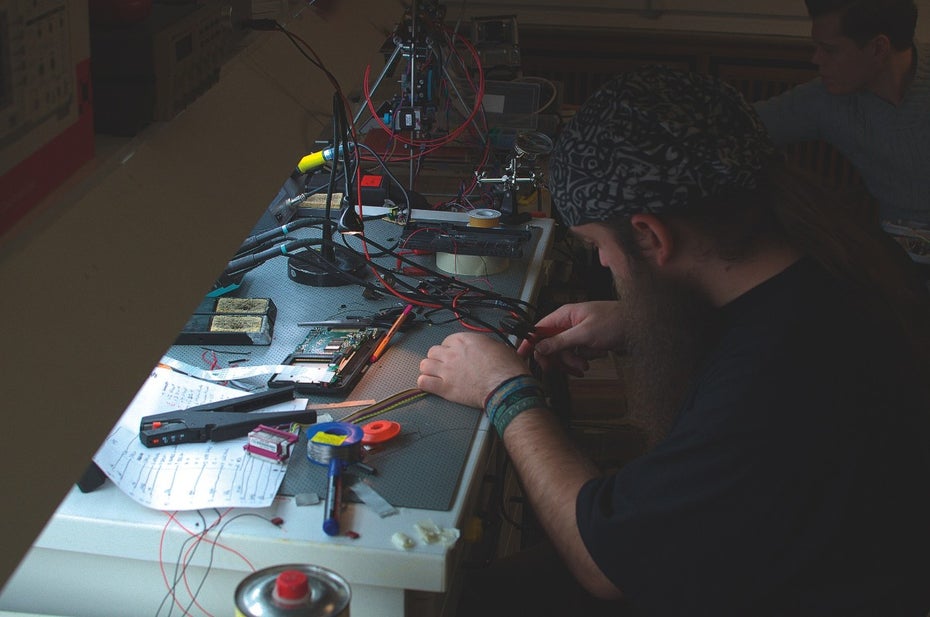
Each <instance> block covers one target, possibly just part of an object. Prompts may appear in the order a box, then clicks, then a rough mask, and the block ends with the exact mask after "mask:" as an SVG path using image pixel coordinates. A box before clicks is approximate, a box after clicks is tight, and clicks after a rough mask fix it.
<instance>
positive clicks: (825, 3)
mask: <svg viewBox="0 0 930 617" xmlns="http://www.w3.org/2000/svg"><path fill="white" fill-rule="evenodd" d="M804 2H805V4H807V12H808V14H809V15H810V16H811V18H812V19H816V18H817V17H821V16H823V15H827V14H830V13H841V18H840V27H841V28H842V30H843V34H844V35H846V36H848V37H849V38H851V39H852V40H853V41H855V42H856V44H857V45H858V46H859V47H862V46H863V45H865V44H866V43H868V42H869V41H871V40H872V39H873V38H875V37H876V36H878V35H879V34H884V35H885V36H887V37H888V40H889V41H891V46H892V47H893V48H894V49H896V50H898V51H903V50H905V49H910V48H911V46H912V45H913V44H914V30H916V28H917V5H916V3H915V2H914V0H804Z"/></svg>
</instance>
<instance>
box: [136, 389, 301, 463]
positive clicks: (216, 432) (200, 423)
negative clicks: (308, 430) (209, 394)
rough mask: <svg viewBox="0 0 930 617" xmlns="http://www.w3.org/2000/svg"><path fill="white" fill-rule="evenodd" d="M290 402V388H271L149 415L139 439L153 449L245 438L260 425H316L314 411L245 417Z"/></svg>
mask: <svg viewBox="0 0 930 617" xmlns="http://www.w3.org/2000/svg"><path fill="white" fill-rule="evenodd" d="M293 399H294V387H293V386H291V387H285V388H271V389H269V390H268V391H266V392H259V393H257V394H247V395H245V396H239V397H236V398H231V399H226V400H223V401H216V402H214V403H206V404H204V405H197V406H196V407H190V408H188V409H179V410H175V411H166V412H164V413H157V414H152V415H148V416H145V417H143V418H142V420H141V421H140V424H139V439H140V440H141V441H142V444H143V445H145V446H146V447H149V448H155V447H160V446H174V445H178V444H182V443H203V442H207V441H225V440H227V439H235V438H237V437H245V436H246V435H248V434H249V431H251V430H252V429H254V428H255V427H256V426H258V425H259V424H265V425H275V424H286V423H290V422H297V423H300V424H313V423H314V422H316V411H314V410H312V409H300V410H288V411H277V412H264V413H256V414H251V413H248V412H250V411H254V410H256V409H262V408H264V407H268V406H269V405H274V404H276V403H283V402H286V401H290V400H293Z"/></svg>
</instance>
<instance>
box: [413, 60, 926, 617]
mask: <svg viewBox="0 0 930 617" xmlns="http://www.w3.org/2000/svg"><path fill="white" fill-rule="evenodd" d="M550 178H551V180H550V190H551V192H552V200H553V205H554V207H555V209H556V211H557V213H558V216H559V218H560V219H561V220H562V222H563V223H564V224H565V225H567V226H568V227H569V228H570V231H571V232H572V233H573V234H574V235H576V236H577V237H579V238H580V239H582V240H583V241H584V242H587V243H589V244H590V245H592V246H593V247H594V248H595V249H596V250H597V253H598V256H599V259H600V262H601V264H602V265H603V266H605V267H607V268H609V269H610V271H611V273H612V275H613V277H614V280H615V284H616V289H617V299H616V301H599V302H589V303H579V304H570V305H565V306H562V307H559V308H558V309H556V310H555V311H553V312H552V313H550V314H549V315H547V316H545V317H543V318H542V319H541V320H540V322H539V323H538V325H540V326H546V327H549V328H554V329H556V330H561V333H560V334H557V335H555V336H552V337H550V338H548V339H544V340H542V341H539V342H537V344H536V346H535V349H533V350H532V351H531V350H530V347H529V346H527V345H525V344H524V345H522V346H521V347H520V349H519V352H515V351H514V350H513V349H512V348H510V347H508V346H507V345H505V344H503V343H501V342H500V341H499V340H496V339H493V338H491V337H490V336H485V335H482V334H478V333H474V332H469V333H464V332H463V333H456V334H452V335H450V336H449V337H447V338H446V339H445V341H443V343H442V344H441V345H437V346H434V347H432V348H431V349H430V350H429V352H428V354H427V357H426V358H424V359H423V360H422V361H421V363H420V376H419V379H418V386H419V387H420V388H422V389H424V390H426V391H428V392H431V393H434V394H437V395H439V396H442V397H444V398H447V399H449V400H453V401H456V402H459V403H462V404H465V405H469V406H472V407H476V408H480V409H483V410H484V411H485V413H486V414H487V415H488V417H489V419H490V424H491V425H493V426H494V428H495V429H496V431H497V433H498V434H499V435H500V437H501V439H502V441H503V445H504V447H505V449H506V452H507V455H508V456H509V458H510V460H511V461H512V463H513V466H514V469H515V470H516V473H517V475H518V477H519V481H520V486H521V488H522V490H523V491H524V493H525V496H526V498H527V500H528V502H529V504H530V505H531V506H532V508H533V511H534V514H535V516H536V518H537V519H538V520H539V522H540V524H541V525H542V527H543V528H544V530H545V531H546V535H547V537H548V540H549V541H550V542H551V546H552V547H553V548H554V553H553V554H554V555H556V556H557V559H556V560H552V561H545V560H543V559H542V558H540V557H539V555H540V553H538V552H536V551H534V552H533V554H532V558H525V557H524V558H521V556H520V555H519V554H518V555H516V556H515V557H513V558H511V559H506V560H502V561H501V562H500V563H497V564H494V565H492V566H491V567H490V568H489V569H488V570H487V571H485V572H480V573H477V575H476V576H475V577H473V579H472V580H471V581H469V582H468V583H467V584H466V586H465V591H464V594H465V595H466V602H465V604H466V608H465V609H464V610H463V613H464V615H465V616H466V617H468V616H471V615H482V616H483V617H488V616H490V615H505V614H510V615H513V614H526V615H534V616H537V617H538V616H540V615H559V616H564V615H569V614H577V615H586V616H591V615H650V616H652V615H657V616H666V615H667V616H681V615H708V616H710V615H713V616H730V615H740V616H742V615H754V616H757V615H817V616H825V615H843V616H845V617H849V616H852V615H862V616H866V615H883V616H891V615H901V616H904V615H907V616H912V617H918V616H921V617H922V616H925V615H926V614H927V611H928V610H930V585H928V584H927V581H930V559H928V558H927V555H928V554H930V553H928V550H930V490H928V488H927V487H928V486H930V447H928V444H930V439H928V437H930V421H928V420H930V393H928V383H930V380H928V379H927V366H928V363H927V355H926V343H927V340H928V339H927V319H928V317H930V310H928V309H927V299H926V290H925V289H924V288H923V287H922V286H920V285H919V284H913V281H912V279H911V278H909V275H910V272H909V271H908V270H907V269H903V268H902V262H901V260H900V255H894V254H892V253H890V252H888V251H887V250H886V249H888V244H887V242H886V241H885V240H884V239H882V238H881V237H880V236H881V232H880V231H878V230H873V229H870V228H864V227H860V226H857V225H856V223H855V222H854V221H852V220H851V219H848V218H846V217H844V216H843V212H845V211H846V210H847V209H845V208H843V207H841V206H838V205H833V204H831V203H830V202H829V201H828V200H827V198H826V195H825V194H824V193H823V191H821V190H820V189H819V187H817V186H816V185H813V184H811V183H810V182H808V181H807V180H806V179H805V178H803V177H801V176H797V175H796V174H794V173H793V172H791V171H789V170H788V169H786V168H785V166H784V162H783V159H782V158H780V157H779V156H777V154H776V151H775V148H774V146H773V145H772V144H771V142H770V140H769V138H768V136H767V133H766V130H765V128H764V126H763V125H762V123H761V122H760V120H759V118H758V116H757V115H756V113H755V111H754V110H753V108H752V106H750V105H749V104H748V103H747V102H746V101H745V100H744V99H743V98H742V97H741V96H740V95H739V93H737V92H736V91H735V90H734V89H733V88H730V87H729V86H726V85H725V84H723V83H721V82H719V81H717V80H715V79H713V78H709V77H706V76H701V75H697V74H694V73H682V72H678V71H674V70H671V69H667V68H661V67H645V68H642V69H638V70H635V71H631V72H629V73H625V74H622V75H620V76H618V77H616V78H615V79H612V80H610V81H608V82H607V83H606V84H605V85H604V86H603V87H602V88H601V89H600V90H599V91H598V92H597V93H595V94H594V95H593V96H592V97H591V98H590V99H589V100H588V101H587V102H586V103H585V104H584V105H583V106H582V108H581V109H580V110H579V111H578V113H577V114H576V116H575V117H574V118H573V119H572V120H571V122H570V123H569V124H568V125H567V126H566V128H565V129H564V130H563V132H562V133H561V134H560V135H559V136H558V138H557V140H556V145H555V148H554V150H553V153H552V156H551V161H550ZM611 350H619V351H622V352H623V353H626V354H629V357H630V361H631V364H632V365H633V366H634V371H633V374H634V376H635V380H636V381H637V382H638V383H637V384H633V386H634V389H635V390H636V392H637V393H638V394H637V395H636V396H635V397H634V399H633V400H632V401H630V404H631V405H634V406H637V407H639V408H641V409H643V410H645V411H647V412H648V413H649V414H650V415H651V417H653V418H654V420H655V424H656V427H657V429H658V430H659V434H660V439H659V440H658V441H657V443H656V444H655V445H654V447H652V448H650V449H649V450H648V451H647V452H646V453H645V454H643V455H642V456H640V457H638V458H636V459H635V460H633V461H631V462H629V463H628V464H626V465H624V466H623V467H622V468H621V469H619V470H610V471H602V470H600V469H598V467H597V465H595V464H594V463H593V462H592V461H591V460H590V459H589V458H588V457H587V456H586V455H585V454H584V452H582V451H581V450H579V449H578V448H577V447H576V446H575V445H574V444H573V442H572V440H571V437H570V436H569V435H567V434H566V433H565V432H564V430H563V428H562V425H561V423H560V422H559V420H558V417H557V415H556V414H555V413H553V411H552V410H550V409H549V402H548V398H547V396H546V393H545V391H544V388H543V385H542V384H541V382H540V381H538V380H537V379H536V378H535V377H534V376H533V375H532V374H531V371H530V369H529V368H528V363H527V359H526V356H527V355H528V354H529V353H533V354H534V355H535V359H536V360H537V361H538V363H539V365H541V366H542V367H543V368H551V367H552V366H554V365H555V364H556V363H559V364H561V365H562V366H563V367H568V369H569V370H578V371H583V370H585V369H586V368H587V360H588V359H590V358H591V357H593V356H595V355H597V354H603V353H605V352H607V351H611ZM562 575H565V578H560V577H561V576H562Z"/></svg>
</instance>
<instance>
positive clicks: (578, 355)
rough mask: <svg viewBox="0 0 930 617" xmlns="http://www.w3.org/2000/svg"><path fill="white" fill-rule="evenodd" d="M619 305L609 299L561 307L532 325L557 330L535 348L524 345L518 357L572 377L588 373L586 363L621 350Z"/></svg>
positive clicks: (527, 344) (622, 336) (621, 336)
mask: <svg viewBox="0 0 930 617" xmlns="http://www.w3.org/2000/svg"><path fill="white" fill-rule="evenodd" d="M621 311H622V308H621V306H620V304H619V303H617V302H614V301H611V300H601V301H596V302H583V303H580V304H565V305H563V306H561V307H559V308H557V309H556V310H554V311H553V312H551V313H549V314H548V315H546V316H545V317H543V318H542V319H540V320H539V322H538V323H537V324H536V325H537V326H538V327H546V328H553V329H556V330H560V331H561V332H559V333H558V334H554V335H552V336H550V337H548V338H545V339H542V340H540V341H539V342H538V343H536V344H535V345H531V344H529V343H526V342H524V343H523V344H521V345H520V348H519V350H518V351H519V354H520V355H521V356H527V355H529V354H530V353H533V354H534V358H535V359H536V361H537V362H538V363H539V365H540V366H541V367H542V368H543V369H544V370H549V369H550V368H551V367H553V366H559V367H561V368H563V369H564V370H566V371H568V373H569V374H571V375H574V376H576V377H578V376H581V375H582V374H584V372H585V371H587V370H588V368H589V364H588V360H591V359H593V358H599V357H602V356H605V355H606V354H607V352H608V351H611V350H619V349H621V348H622V347H623V341H624V333H623V331H622V328H621Z"/></svg>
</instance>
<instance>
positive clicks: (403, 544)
mask: <svg viewBox="0 0 930 617" xmlns="http://www.w3.org/2000/svg"><path fill="white" fill-rule="evenodd" d="M391 543H392V544H393V545H394V546H396V547H397V548H399V549H401V550H404V551H409V550H410V549H412V548H413V547H414V546H415V545H416V542H414V541H413V538H411V537H410V536H408V535H407V534H405V533H404V532H402V531H398V532H396V533H395V534H394V535H393V536H391Z"/></svg>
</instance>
